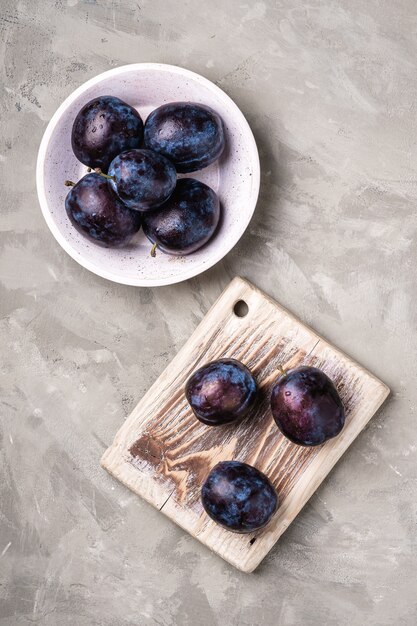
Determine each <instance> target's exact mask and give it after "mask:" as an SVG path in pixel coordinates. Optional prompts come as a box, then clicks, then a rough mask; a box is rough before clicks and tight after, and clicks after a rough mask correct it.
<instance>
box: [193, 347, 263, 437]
mask: <svg viewBox="0 0 417 626" xmlns="http://www.w3.org/2000/svg"><path fill="white" fill-rule="evenodd" d="M257 393H258V388H257V385H256V381H255V379H254V377H253V375H252V373H251V371H250V370H249V369H248V368H247V367H246V366H245V365H243V363H240V361H237V360H236V359H219V360H218V361H212V362H211V363H207V364H206V365H203V367H200V369H198V370H197V371H196V372H194V374H193V375H192V376H191V377H190V378H189V379H188V381H187V384H186V386H185V395H186V398H187V400H188V402H189V404H190V406H191V408H192V410H193V412H194V414H195V416H196V417H197V418H198V419H199V420H200V422H203V423H204V424H207V425H208V426H219V425H221V424H228V423H230V422H234V421H236V420H239V419H241V418H242V417H244V416H245V415H247V414H248V412H249V411H250V409H251V408H252V407H253V405H254V404H255V401H256V397H257Z"/></svg>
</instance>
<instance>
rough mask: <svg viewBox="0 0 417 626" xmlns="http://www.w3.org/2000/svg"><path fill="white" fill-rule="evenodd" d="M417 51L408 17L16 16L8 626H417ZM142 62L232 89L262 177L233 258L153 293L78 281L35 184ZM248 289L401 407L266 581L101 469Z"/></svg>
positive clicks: (3, 134)
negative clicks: (67, 131)
mask: <svg viewBox="0 0 417 626" xmlns="http://www.w3.org/2000/svg"><path fill="white" fill-rule="evenodd" d="M416 32H417V9H416V6H415V2H413V1H412V0H398V1H397V2H395V3H394V2H388V1H387V2H385V1H379V0H367V1H366V2H363V0H328V1H324V0H323V1H318V0H309V2H308V3H307V4H306V3H305V2H303V1H301V0H279V1H277V2H275V1H273V0H268V1H267V2H253V3H252V2H250V3H249V2H245V0H227V2H225V1H224V0H208V1H207V2H204V3H203V2H192V1H188V2H185V1H179V2H167V0H138V1H137V2H136V1H135V0H127V1H126V0H113V1H111V0H89V1H88V0H84V1H82V0H79V1H78V0H56V1H55V2H52V1H51V0H1V3H0V33H1V51H2V59H4V64H2V68H1V72H2V102H1V107H2V108H1V122H0V123H1V129H0V146H1V147H0V166H1V181H2V191H1V248H0V281H1V282H0V307H1V311H0V312H1V315H0V317H1V321H0V337H1V374H2V376H1V380H0V384H1V406H2V411H1V421H0V429H1V447H2V450H1V456H0V472H1V474H0V475H1V478H0V624H1V626H13V625H15V624H19V625H20V624H42V625H45V626H61V625H66V624H68V625H71V626H84V625H86V626H87V625H88V626H89V625H97V626H128V625H129V626H130V625H140V626H148V625H149V626H200V625H201V626H229V625H230V626H231V625H232V624H233V625H241V626H252V625H253V626H255V625H256V626H258V625H263V624H264V625H267V626H269V625H271V626H272V625H274V626H275V625H278V624H279V625H280V626H323V625H325V626H327V625H335V626H363V625H364V624H366V625H369V626H380V625H392V626H400V625H407V626H408V625H410V626H414V625H415V624H416V622H417V603H416V602H417V583H416V573H417V572H416V564H417V558H416V556H417V554H416V553H417V550H416V517H417V464H416V460H417V434H416V411H415V404H416V400H417V391H416V383H415V381H416V374H415V362H416V353H417V337H416V321H417V307H416V288H417V277H416V263H417V237H416V235H417V233H416V230H417V208H416V197H417V186H416V175H415V174H416V163H417V128H416V102H417V72H416V59H417V37H416ZM138 61H159V62H167V63H172V64H177V65H182V66H185V67H188V68H190V69H192V70H195V71H197V72H200V73H202V74H204V75H205V76H207V77H208V78H210V79H211V80H213V81H214V82H216V83H217V84H218V85H220V86H221V87H222V88H223V89H224V90H225V91H226V92H227V93H228V94H230V96H232V97H233V98H234V99H235V100H236V102H237V103H238V105H239V106H240V107H241V108H242V110H243V111H244V113H245V114H246V116H247V118H248V120H249V122H250V124H251V126H252V128H253V130H254V133H255V135H256V139H257V142H258V145H259V149H260V153H261V160H262V172H263V176H262V188H261V196H260V201H259V204H258V208H257V211H256V213H255V217H254V219H253V221H252V223H251V225H250V227H249V229H248V231H247V233H246V235H245V236H244V237H243V239H242V241H241V242H240V244H239V245H238V246H237V247H236V249H235V250H234V251H233V252H232V253H231V254H229V255H228V256H227V258H226V259H225V260H224V261H223V262H222V263H220V264H219V265H218V266H217V267H215V268H214V269H212V270H210V271H208V272H207V273H206V274H204V275H202V276H200V277H199V278H196V279H193V280H190V281H189V282H186V283H183V284H181V285H178V286H173V287H166V288H159V289H153V290H151V289H134V288H129V287H123V286H118V285H115V284H112V283H109V282H106V281H105V280H102V279H100V278H98V277H96V276H94V275H93V274H90V273H88V272H87V271H86V270H83V269H82V268H81V267H79V266H78V265H77V264H76V263H75V262H73V261H72V260H71V259H70V258H69V257H68V256H67V255H66V254H65V253H64V252H63V251H62V250H61V249H60V248H59V246H58V244H57V243H56V242H55V240H54V239H53V237H52V235H51V234H50V233H49V231H48V229H47V227H46V225H45V223H44V221H43V218H42V216H41V212H40V210H39V206H38V201H37V197H36V189H35V159H36V153H37V149H38V145H39V142H40V140H41V137H42V133H43V131H44V129H45V127H46V124H47V122H48V120H49V119H50V117H51V116H52V114H53V112H54V111H55V109H56V108H57V107H58V105H59V104H60V103H61V101H62V100H63V99H64V98H65V97H66V96H67V95H68V94H69V93H70V92H71V91H72V90H73V89H74V88H75V87H77V86H78V85H80V84H81V83H82V82H83V81H85V80H86V79H88V78H90V77H92V76H94V75H95V74H97V73H99V72H102V71H103V70H106V69H109V68H111V67H115V66H117V65H121V64H125V63H130V62H138ZM236 274H241V275H243V276H246V277H247V278H249V279H250V280H251V281H253V282H254V283H256V284H257V285H258V286H259V287H261V288H262V289H264V290H265V291H266V292H267V293H269V294H271V295H272V296H274V297H275V298H277V299H278V300H279V301H280V302H282V303H283V304H284V305H285V306H287V307H288V308H289V309H291V310H292V311H294V312H295V313H296V314H297V315H299V316H300V317H301V318H302V319H303V320H305V321H306V322H308V323H310V324H311V325H312V326H313V327H314V328H316V329H317V330H318V331H319V332H321V333H323V334H324V335H325V336H326V337H328V338H329V339H330V340H332V341H333V342H335V343H336V344H337V345H339V346H340V347H341V348H342V349H344V350H346V351H347V352H348V353H349V354H351V355H352V356H353V357H355V358H356V359H358V360H359V361H360V362H361V363H363V364H364V365H365V366H367V367H369V368H370V369H371V370H372V371H373V372H375V373H376V374H377V375H379V376H380V377H381V378H382V379H383V380H384V381H385V382H387V383H388V384H389V385H390V386H391V388H392V390H393V394H392V397H391V399H390V400H389V401H388V402H387V404H386V405H385V407H384V408H383V410H382V411H380V412H379V414H378V415H377V416H376V417H375V418H374V419H373V420H372V422H371V424H370V425H369V427H368V428H367V429H366V431H365V432H364V433H363V434H362V435H361V436H360V437H359V439H358V440H357V441H356V442H355V443H354V444H353V445H352V447H351V449H350V450H349V451H348V453H346V454H345V456H344V458H343V459H342V460H341V461H340V462H339V464H338V465H337V467H336V468H335V470H334V471H333V472H332V474H331V476H330V477H329V478H328V479H327V480H326V482H325V484H324V485H323V486H322V488H321V489H320V490H319V491H318V493H317V494H316V495H315V496H314V497H313V498H312V499H311V501H310V502H309V504H308V505H307V506H306V507H305V509H304V510H303V511H302V513H301V514H300V515H299V517H298V518H297V520H296V521H295V522H294V523H293V524H292V526H291V527H290V529H289V530H288V531H287V532H286V534H285V535H284V537H283V538H282V540H281V541H280V542H279V544H278V545H277V546H276V547H275V549H274V550H272V552H271V553H270V555H269V556H268V557H267V558H266V560H265V561H264V563H263V565H262V566H261V567H260V568H259V570H257V572H256V573H255V574H253V575H245V574H241V573H239V572H237V571H235V570H234V569H232V568H231V567H230V566H229V565H227V564H226V563H224V562H222V561H221V560H220V559H219V558H217V557H215V556H214V555H212V554H211V553H210V552H209V551H208V550H207V549H206V548H204V547H202V546H201V545H199V543H198V542H197V541H195V540H194V539H192V538H191V537H189V536H187V534H185V533H184V532H183V531H182V530H180V529H178V528H177V527H175V526H174V525H173V524H172V523H171V522H170V521H168V520H167V519H165V517H164V516H163V515H161V514H159V513H158V512H157V511H155V510H153V509H152V508H151V507H150V506H149V505H147V504H146V503H144V502H142V501H141V500H140V499H139V498H137V497H136V496H135V495H133V494H131V493H130V492H129V491H128V490H127V489H125V488H123V487H122V486H120V485H119V484H118V483H116V482H115V481H114V480H112V479H111V478H110V477H109V476H108V475H107V474H106V473H105V472H103V471H102V470H101V469H100V468H99V466H98V460H99V457H100V455H101V453H102V451H103V450H104V448H105V447H106V446H107V444H108V443H109V442H110V441H111V440H112V437H113V435H114V433H115V431H116V429H117V428H118V427H119V426H120V424H121V423H122V421H123V419H124V418H125V416H126V415H127V414H128V413H129V412H130V410H131V409H132V407H133V406H134V404H135V403H136V401H137V400H138V399H139V398H140V397H141V395H142V394H143V393H144V392H145V390H146V389H147V388H148V387H149V385H150V384H151V383H152V381H153V380H154V379H155V378H156V377H157V375H158V374H159V373H160V372H161V370H162V369H163V368H164V367H165V365H166V364H167V363H168V361H169V360H170V359H171V357H172V356H173V355H175V353H176V352H177V350H178V349H179V348H180V346H181V345H182V344H183V343H184V342H185V340H186V339H187V337H188V336H189V334H190V331H191V330H192V329H193V328H194V327H195V326H196V325H197V323H198V321H199V320H200V319H201V318H202V316H203V315H204V313H205V312H206V311H207V309H208V308H209V306H210V305H211V303H212V302H213V301H214V299H215V298H216V297H217V296H218V295H219V293H220V291H221V290H222V289H223V288H224V287H225V286H226V285H227V284H228V282H229V280H230V279H231V278H232V277H233V276H235V275H236ZM173 303H175V306H173Z"/></svg>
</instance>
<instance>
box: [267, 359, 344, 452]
mask: <svg viewBox="0 0 417 626" xmlns="http://www.w3.org/2000/svg"><path fill="white" fill-rule="evenodd" d="M271 410H272V415H273V417H274V420H275V422H276V424H277V426H278V428H279V429H280V430H281V432H282V433H283V435H285V436H286V437H287V438H288V439H290V440H291V441H292V442H293V443H296V444H298V445H300V446H318V445H320V444H322V443H324V442H325V441H327V440H328V439H331V438H332V437H336V435H338V434H339V433H340V431H341V430H342V428H343V426H344V423H345V410H344V407H343V403H342V400H341V399H340V396H339V394H338V392H337V390H336V387H335V386H334V384H333V382H332V381H331V380H330V378H329V377H328V376H327V375H326V374H325V373H324V372H323V371H322V370H320V369H318V368H317V367H309V366H302V367H298V368H296V369H293V370H289V371H288V372H285V373H283V375H282V376H281V377H280V378H279V379H278V381H277V382H276V383H275V385H274V387H273V389H272V394H271Z"/></svg>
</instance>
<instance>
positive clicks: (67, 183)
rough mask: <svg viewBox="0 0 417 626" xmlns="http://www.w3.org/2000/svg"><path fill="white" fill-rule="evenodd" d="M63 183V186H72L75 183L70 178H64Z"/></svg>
mask: <svg viewBox="0 0 417 626" xmlns="http://www.w3.org/2000/svg"><path fill="white" fill-rule="evenodd" d="M64 185H65V187H74V185H75V183H73V182H72V180H66V181H65V182H64Z"/></svg>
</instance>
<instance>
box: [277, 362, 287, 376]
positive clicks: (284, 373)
mask: <svg viewBox="0 0 417 626" xmlns="http://www.w3.org/2000/svg"><path fill="white" fill-rule="evenodd" d="M278 369H279V371H280V372H281V376H286V375H287V370H285V369H284V368H283V367H282V365H278Z"/></svg>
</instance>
